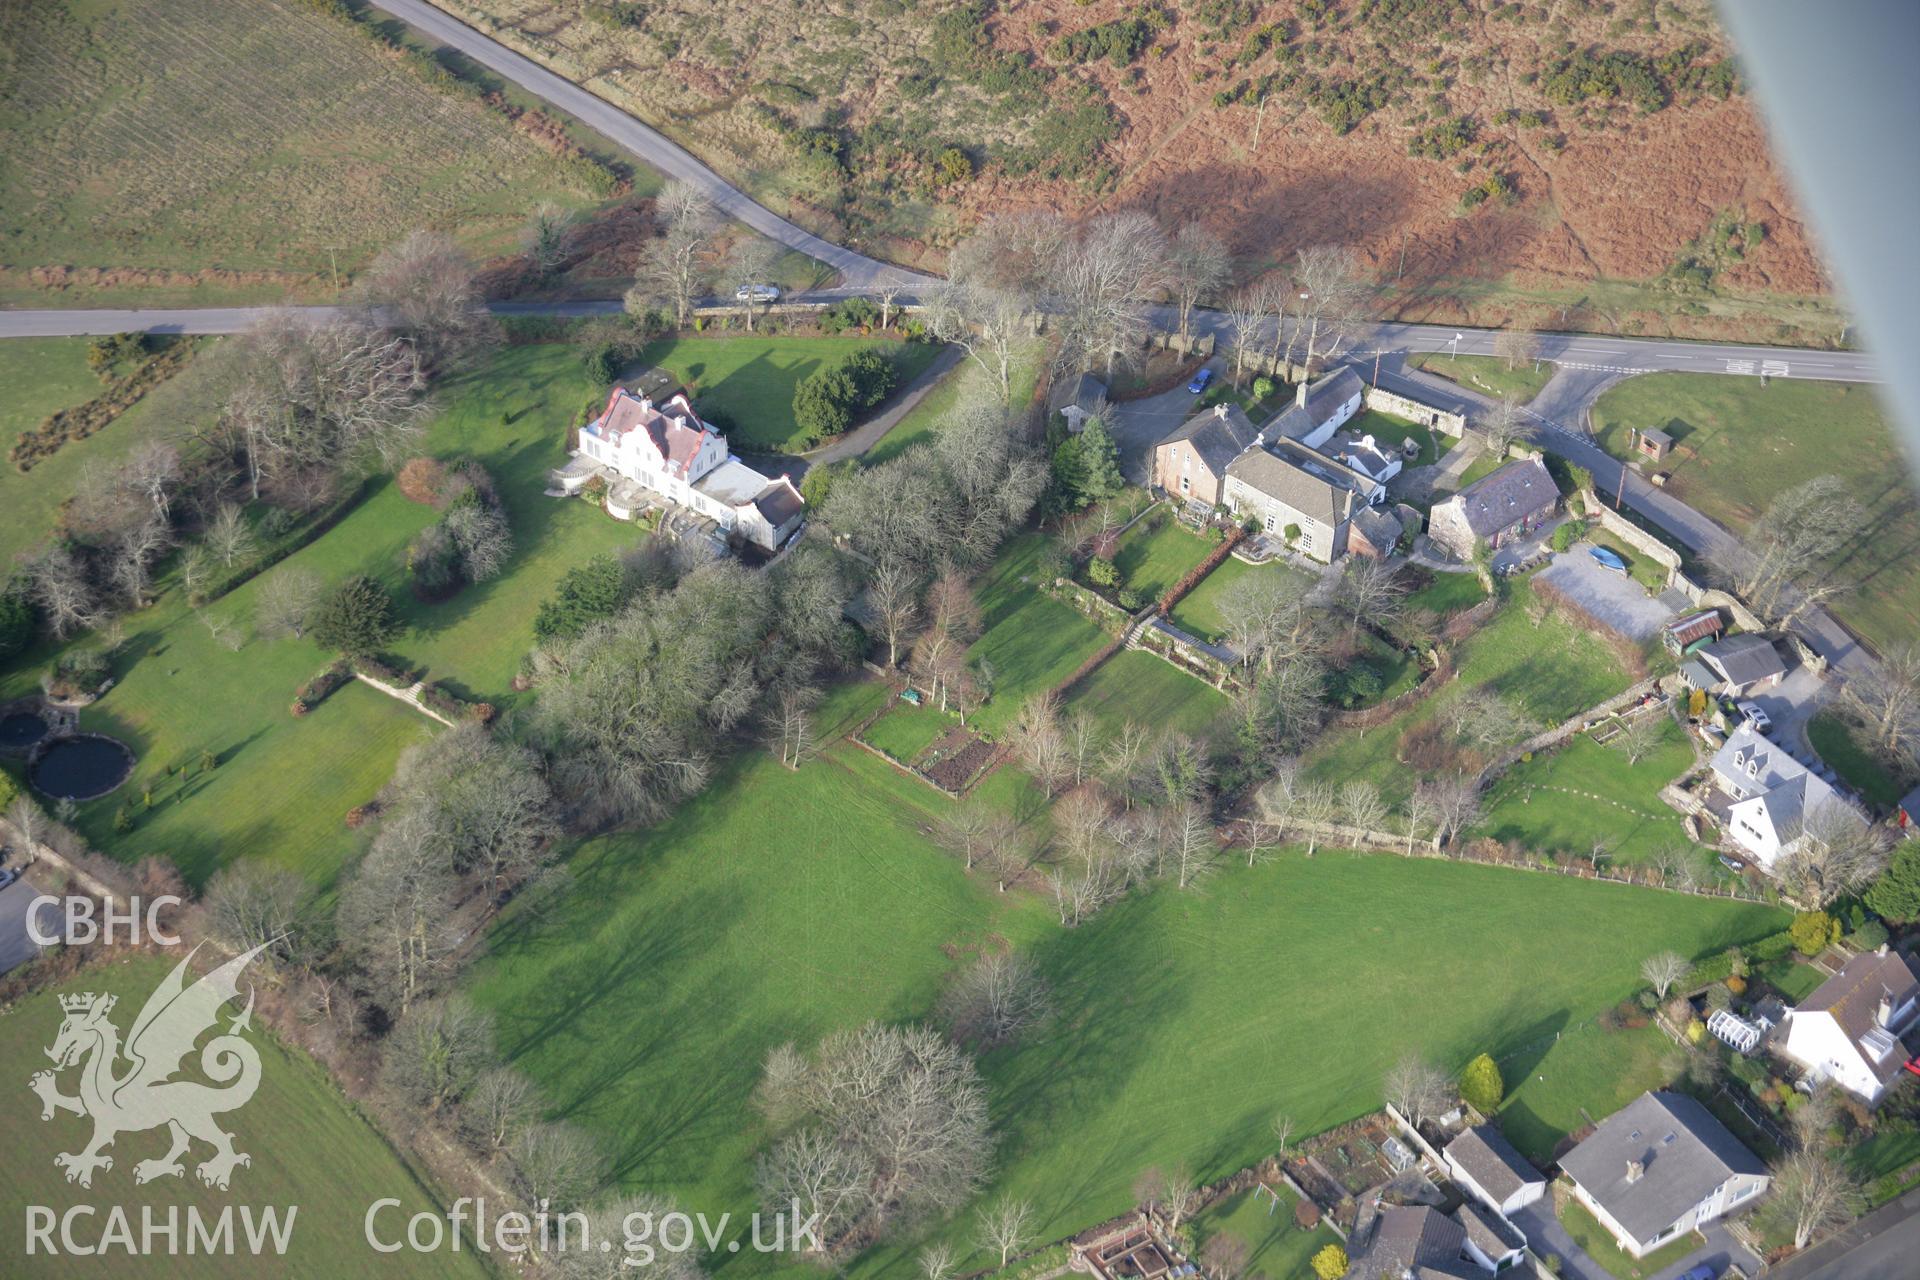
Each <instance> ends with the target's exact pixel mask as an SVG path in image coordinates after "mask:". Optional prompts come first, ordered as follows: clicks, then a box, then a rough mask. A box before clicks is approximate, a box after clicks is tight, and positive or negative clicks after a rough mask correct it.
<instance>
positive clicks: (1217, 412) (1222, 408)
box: [1213, 400, 1228, 418]
mask: <svg viewBox="0 0 1920 1280" xmlns="http://www.w3.org/2000/svg"><path fill="white" fill-rule="evenodd" d="M1227 407H1228V406H1227V402H1226V401H1224V400H1222V401H1221V402H1220V403H1219V404H1217V405H1215V406H1213V416H1214V417H1216V418H1224V417H1226V416H1227Z"/></svg>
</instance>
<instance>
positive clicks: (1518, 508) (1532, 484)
mask: <svg viewBox="0 0 1920 1280" xmlns="http://www.w3.org/2000/svg"><path fill="white" fill-rule="evenodd" d="M1559 496H1560V487H1559V486H1558V485H1556V484H1554V482H1553V477H1552V476H1551V475H1548V474H1547V468H1546V464H1545V463H1543V462H1541V461H1540V459H1538V458H1521V459H1518V460H1516V461H1514V462H1509V463H1507V464H1506V465H1505V466H1503V467H1501V468H1500V469H1499V470H1498V471H1495V472H1493V473H1492V474H1490V475H1485V476H1482V477H1480V478H1479V479H1478V480H1475V481H1474V482H1473V483H1472V484H1470V485H1468V486H1467V487H1466V488H1464V489H1462V490H1461V491H1460V492H1459V493H1456V494H1454V495H1453V497H1451V498H1448V499H1447V502H1446V505H1449V506H1453V505H1458V507H1459V508H1460V514H1461V515H1462V516H1463V517H1464V518H1465V519H1466V522H1467V527H1468V528H1469V529H1471V530H1473V536H1474V537H1476V538H1487V537H1491V536H1492V535H1494V534H1496V533H1498V532H1500V531H1501V530H1502V529H1504V528H1506V527H1507V526H1508V525H1510V524H1512V523H1514V522H1515V521H1516V520H1518V519H1519V518H1520V517H1521V516H1524V515H1530V514H1532V513H1533V512H1535V511H1538V510H1539V509H1540V508H1541V507H1543V506H1545V505H1547V503H1549V502H1551V501H1553V500H1555V499H1557V498H1559Z"/></svg>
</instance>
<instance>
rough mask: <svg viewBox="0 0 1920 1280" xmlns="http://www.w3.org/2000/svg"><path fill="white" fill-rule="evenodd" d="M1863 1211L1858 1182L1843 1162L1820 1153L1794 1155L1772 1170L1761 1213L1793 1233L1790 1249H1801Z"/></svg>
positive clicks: (1822, 1152)
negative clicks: (1768, 1195)
mask: <svg viewBox="0 0 1920 1280" xmlns="http://www.w3.org/2000/svg"><path fill="white" fill-rule="evenodd" d="M1865 1208H1866V1195H1865V1194H1864V1192H1863V1191H1862V1189H1861V1186H1860V1181H1859V1179H1858V1178H1857V1177H1855V1175H1854V1173H1853V1171H1852V1170H1851V1169H1849V1168H1848V1167H1847V1166H1846V1165H1845V1164H1844V1163H1843V1162H1841V1161H1840V1160H1837V1159H1835V1158H1834V1157H1833V1156H1831V1155H1829V1154H1828V1153H1826V1152H1824V1151H1818V1150H1801V1151H1796V1152H1794V1153H1793V1154H1792V1155H1790V1156H1788V1157H1787V1158H1786V1159H1785V1160H1783V1161H1781V1162H1780V1163H1779V1164H1778V1165H1776V1166H1775V1167H1774V1170H1773V1196H1772V1198H1771V1199H1770V1200H1769V1201H1768V1202H1767V1205H1766V1208H1765V1210H1764V1212H1766V1213H1767V1214H1768V1215H1769V1216H1771V1217H1773V1218H1775V1219H1776V1220H1777V1221H1779V1222H1780V1223H1781V1224H1782V1225H1784V1226H1787V1227H1790V1228H1791V1229H1792V1231H1793V1247H1794V1248H1796V1249H1804V1248H1806V1247H1807V1245H1808V1243H1809V1242H1811V1241H1812V1239H1813V1238H1814V1236H1815V1235H1817V1234H1819V1233H1820V1232H1822V1231H1825V1230H1827V1229H1828V1228H1831V1227H1840V1226H1845V1225H1846V1224H1847V1223H1849V1222H1852V1221H1853V1220H1854V1219H1855V1218H1857V1217H1858V1216H1860V1213H1861V1211H1862V1210H1863V1209H1865Z"/></svg>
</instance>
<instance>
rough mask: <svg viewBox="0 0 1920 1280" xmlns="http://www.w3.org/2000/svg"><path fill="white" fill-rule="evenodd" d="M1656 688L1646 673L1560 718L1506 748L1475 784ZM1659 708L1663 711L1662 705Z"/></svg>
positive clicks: (1657, 684)
mask: <svg viewBox="0 0 1920 1280" xmlns="http://www.w3.org/2000/svg"><path fill="white" fill-rule="evenodd" d="M1659 690H1660V677H1659V676H1648V677H1647V678H1646V679H1645V680H1641V681H1637V682H1636V683H1634V684H1633V685H1631V686H1629V687H1628V688H1627V689H1626V690H1625V691H1624V692H1622V693H1616V694H1615V695H1613V697H1611V698H1608V699H1607V700H1606V701H1605V702H1602V703H1599V704H1597V705H1595V706H1592V707H1589V708H1587V709H1586V710H1585V711H1582V712H1580V713H1579V714H1578V715H1576V716H1572V717H1570V718H1569V719H1566V720H1563V721H1561V722H1560V723H1559V724H1557V725H1554V726H1553V727H1552V728H1550V729H1543V730H1541V731H1540V732H1539V733H1536V734H1534V735H1533V736H1532V737H1531V738H1528V739H1527V740H1526V741H1525V742H1522V743H1520V744H1519V745H1518V746H1515V747H1509V748H1507V750H1506V751H1505V752H1504V753H1503V754H1502V755H1501V756H1500V757H1499V758H1498V759H1496V760H1495V761H1494V762H1493V763H1492V764H1490V765H1488V766H1487V767H1486V768H1485V769H1482V770H1481V771H1480V778H1479V785H1480V786H1481V787H1483V788H1484V787H1485V786H1486V785H1487V784H1488V783H1489V782H1492V781H1493V780H1494V779H1495V778H1497V777H1499V776H1500V775H1501V774H1503V773H1505V772H1506V771H1507V770H1508V769H1511V768H1512V767H1513V766H1514V765H1515V764H1516V763H1517V762H1518V761H1519V759H1520V757H1521V756H1523V755H1527V754H1529V753H1531V752H1537V751H1547V750H1550V749H1552V748H1554V747H1557V746H1559V745H1560V744H1561V743H1563V742H1565V741H1567V739H1569V738H1571V737H1573V735H1574V734H1576V733H1579V732H1580V731H1581V730H1582V729H1585V728H1586V727H1587V726H1588V725H1590V724H1592V723H1594V722H1595V721H1596V720H1605V719H1607V718H1608V717H1609V716H1612V715H1615V714H1617V713H1619V712H1620V711H1623V710H1625V709H1626V708H1627V707H1629V706H1631V705H1633V704H1634V703H1636V702H1638V701H1639V700H1640V699H1641V698H1643V697H1645V696H1646V695H1647V694H1649V693H1658V692H1659ZM1662 710H1664V708H1663V709H1662Z"/></svg>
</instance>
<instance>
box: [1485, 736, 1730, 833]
mask: <svg viewBox="0 0 1920 1280" xmlns="http://www.w3.org/2000/svg"><path fill="white" fill-rule="evenodd" d="M1650 714H1658V713H1650ZM1662 720H1663V727H1662V730H1661V735H1660V744H1659V746H1658V747H1657V748H1656V749H1655V750H1654V751H1653V752H1652V753H1651V754H1649V755H1646V756H1644V757H1642V758H1641V760H1640V761H1639V763H1637V764H1628V763H1627V757H1626V755H1625V754H1624V753H1622V752H1621V751H1620V750H1619V749H1618V748H1616V747H1612V746H1602V745H1601V744H1600V743H1597V742H1595V741H1594V740H1593V738H1592V736H1591V735H1589V734H1585V733H1578V734H1575V735H1574V736H1573V737H1572V738H1571V739H1570V740H1569V741H1568V742H1567V744H1566V745H1565V746H1563V747H1561V748H1560V749H1559V750H1557V751H1548V752H1542V753H1540V754H1538V755H1536V756H1535V757H1534V758H1533V759H1532V760H1523V761H1521V762H1520V763H1518V764H1516V765H1514V766H1513V768H1511V769H1509V770H1507V772H1506V773H1504V774H1502V775H1501V776H1500V778H1499V779H1498V780H1496V781H1495V782H1494V784H1493V785H1492V786H1491V787H1490V788H1488V791H1487V794H1486V796H1485V797H1484V802H1485V805H1486V821H1485V822H1484V823H1482V824H1481V826H1480V828H1479V829H1478V830H1477V832H1476V834H1478V835H1487V836H1492V837H1493V838H1494V839H1496V840H1518V841H1519V842H1520V843H1522V844H1523V845H1525V846H1526V847H1527V848H1529V849H1535V850H1539V851H1541V852H1544V853H1553V854H1559V855H1563V856H1564V855H1574V856H1578V857H1582V858H1587V857H1592V856H1593V849H1594V845H1595V843H1596V842H1604V844H1605V846H1606V848H1607V849H1608V850H1609V852H1610V854H1611V857H1612V860H1613V861H1614V862H1619V863H1644V862H1646V861H1647V860H1648V859H1649V858H1651V857H1652V856H1653V854H1654V853H1656V852H1658V851H1659V850H1660V849H1661V848H1662V847H1664V846H1677V847H1679V848H1683V849H1686V848H1691V846H1690V845H1689V844H1688V842H1687V835H1686V829H1685V828H1684V827H1683V826H1682V825H1681V822H1680V815H1679V814H1678V813H1676V812H1674V811H1673V810H1672V809H1670V808H1668V807H1667V806H1666V805H1664V804H1662V803H1661V802H1660V788H1661V787H1663V786H1665V785H1666V784H1667V783H1669V782H1672V781H1674V780H1675V779H1677V778H1679V776H1680V775H1681V774H1682V773H1685V772H1686V770H1687V768H1688V767H1689V766H1690V765H1691V764H1692V763H1693V748H1692V747H1691V746H1690V745H1689V744H1688V741H1687V735H1686V731H1685V730H1683V729H1682V728H1681V727H1680V726H1679V725H1677V724H1675V723H1674V722H1673V721H1672V720H1671V719H1670V718H1667V717H1665V716H1662ZM1696 852H1697V853H1698V854H1699V860H1700V861H1701V862H1702V863H1703V864H1704V863H1710V862H1711V860H1712V855H1711V854H1710V853H1709V852H1708V851H1707V850H1706V849H1704V848H1702V849H1699V850H1696Z"/></svg>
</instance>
